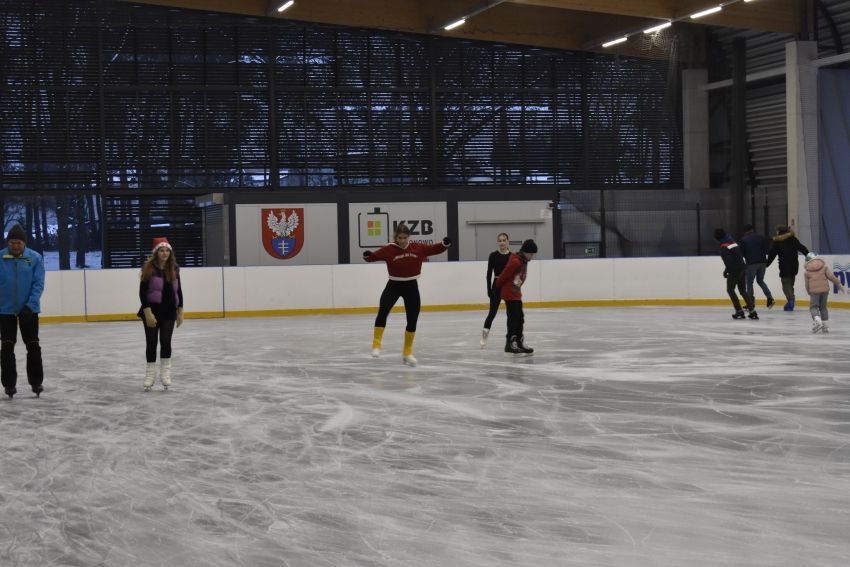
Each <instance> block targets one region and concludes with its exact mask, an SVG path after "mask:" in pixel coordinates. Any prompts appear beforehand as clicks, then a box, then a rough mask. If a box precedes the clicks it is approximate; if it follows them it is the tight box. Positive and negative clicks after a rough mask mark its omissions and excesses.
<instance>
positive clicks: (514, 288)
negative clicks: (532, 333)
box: [493, 239, 537, 354]
mask: <svg viewBox="0 0 850 567" xmlns="http://www.w3.org/2000/svg"><path fill="white" fill-rule="evenodd" d="M535 254H537V243H536V242H534V241H533V240H531V239H528V240H526V241H525V242H523V243H522V246H521V247H520V249H519V252H518V253H516V254H511V256H510V259H509V260H508V263H507V265H506V266H505V269H504V270H502V273H501V274H500V275H499V277H498V278H496V281H495V282H493V288H494V290H495V291H496V292H497V293H498V294H499V295H500V297H501V298H502V299H504V300H505V311H506V312H507V315H508V334H507V340H506V341H505V352H507V353H512V354H531V353H533V352H534V349H533V348H529V347H528V346H527V345H526V344H525V335H524V334H523V332H524V331H523V330H524V327H525V314H524V313H523V311H522V284H523V283H525V277H526V275H527V274H528V263H529V262H531V260H532V258H534V255H535Z"/></svg>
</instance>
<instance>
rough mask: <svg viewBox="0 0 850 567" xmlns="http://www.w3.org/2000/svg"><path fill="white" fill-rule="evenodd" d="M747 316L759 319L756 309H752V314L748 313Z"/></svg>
mask: <svg viewBox="0 0 850 567" xmlns="http://www.w3.org/2000/svg"><path fill="white" fill-rule="evenodd" d="M747 316H748V317H749V318H750V319H756V320H757V319H758V318H759V314H758V313H756V312H755V311H750V314H749V315H747Z"/></svg>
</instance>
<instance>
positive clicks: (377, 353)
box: [372, 348, 381, 358]
mask: <svg viewBox="0 0 850 567" xmlns="http://www.w3.org/2000/svg"><path fill="white" fill-rule="evenodd" d="M380 356H381V349H379V348H373V349H372V358H379V357H380Z"/></svg>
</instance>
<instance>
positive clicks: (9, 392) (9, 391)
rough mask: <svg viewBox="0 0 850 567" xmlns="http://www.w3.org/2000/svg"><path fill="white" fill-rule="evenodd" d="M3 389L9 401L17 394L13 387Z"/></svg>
mask: <svg viewBox="0 0 850 567" xmlns="http://www.w3.org/2000/svg"><path fill="white" fill-rule="evenodd" d="M4 389H5V390H6V395H7V396H9V399H10V400H11V399H12V397H13V396H14V395H15V394H17V393H18V390H17V389H16V388H14V387H13V388H4Z"/></svg>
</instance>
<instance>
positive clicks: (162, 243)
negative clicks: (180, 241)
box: [151, 236, 171, 254]
mask: <svg viewBox="0 0 850 567" xmlns="http://www.w3.org/2000/svg"><path fill="white" fill-rule="evenodd" d="M162 247H165V248H168V249H169V250H171V243H170V242H168V239H167V238H166V237H164V236H158V237H157V238H154V239H153V250H151V254H156V251H157V250H159V249H160V248H162Z"/></svg>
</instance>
